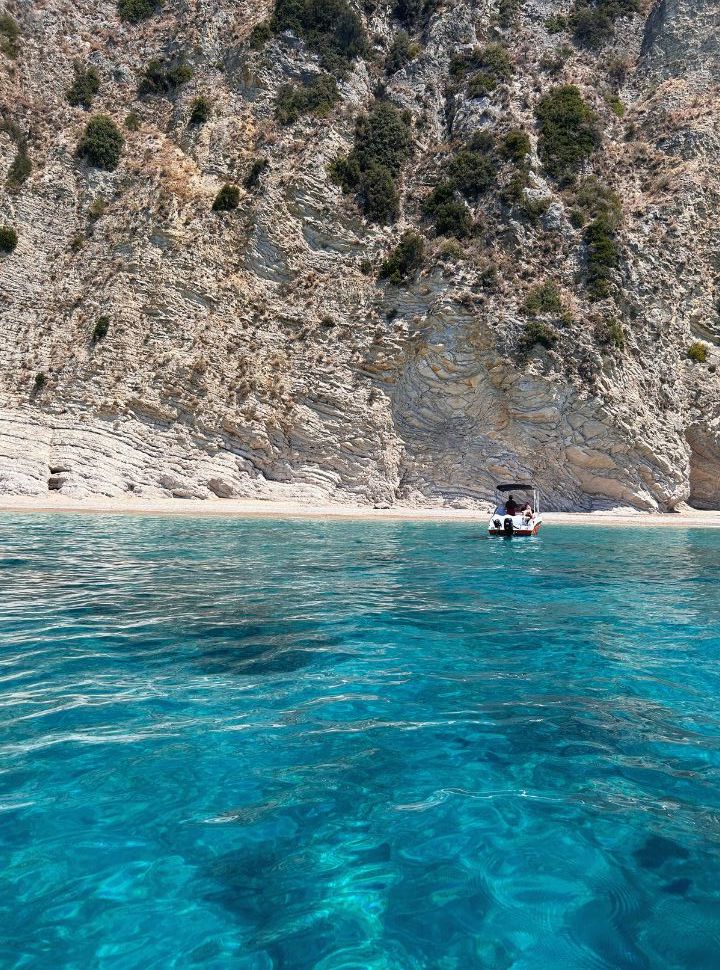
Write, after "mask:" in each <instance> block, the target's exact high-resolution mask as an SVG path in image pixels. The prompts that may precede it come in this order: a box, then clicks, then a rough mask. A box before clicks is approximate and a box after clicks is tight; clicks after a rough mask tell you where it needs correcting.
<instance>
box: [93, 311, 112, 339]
mask: <svg viewBox="0 0 720 970" xmlns="http://www.w3.org/2000/svg"><path fill="white" fill-rule="evenodd" d="M109 329H110V317H105V316H102V317H98V319H97V323H96V324H95V328H94V329H93V332H92V338H91V339H92V342H93V343H94V344H96V343H97V342H98V341H100V340H104V339H105V337H107V335H108V330H109Z"/></svg>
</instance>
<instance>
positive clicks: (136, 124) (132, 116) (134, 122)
mask: <svg viewBox="0 0 720 970" xmlns="http://www.w3.org/2000/svg"><path fill="white" fill-rule="evenodd" d="M123 124H124V125H125V127H126V128H127V130H128V131H139V130H140V115H139V114H138V113H137V111H131V112H130V113H129V114H128V115H126V116H125V121H124V122H123Z"/></svg>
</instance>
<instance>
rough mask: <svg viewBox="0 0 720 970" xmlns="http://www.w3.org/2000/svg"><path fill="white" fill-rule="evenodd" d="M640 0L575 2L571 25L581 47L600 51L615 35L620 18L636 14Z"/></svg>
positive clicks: (579, 0) (583, 0) (574, 37)
mask: <svg viewBox="0 0 720 970" xmlns="http://www.w3.org/2000/svg"><path fill="white" fill-rule="evenodd" d="M639 9H640V3H639V0H575V4H574V7H573V10H572V13H571V15H570V18H569V25H570V27H571V28H572V31H573V39H574V40H575V43H576V44H578V45H579V46H580V47H587V48H588V49H589V50H599V49H600V48H601V47H604V46H605V44H607V43H608V41H610V40H611V39H612V37H613V34H614V33H615V21H616V20H617V18H618V17H622V16H627V15H629V14H633V13H636V12H637V11H638V10H639Z"/></svg>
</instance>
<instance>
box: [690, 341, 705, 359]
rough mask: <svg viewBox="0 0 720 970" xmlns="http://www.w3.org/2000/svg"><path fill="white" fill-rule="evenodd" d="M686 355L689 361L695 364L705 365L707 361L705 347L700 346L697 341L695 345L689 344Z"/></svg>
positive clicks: (703, 345)
mask: <svg viewBox="0 0 720 970" xmlns="http://www.w3.org/2000/svg"><path fill="white" fill-rule="evenodd" d="M687 355H688V357H689V358H690V360H692V361H694V363H696V364H705V363H707V359H708V352H707V347H706V346H705V344H701V343H700V341H699V340H696V341H695V343H693V344H690V346H689V347H688V349H687Z"/></svg>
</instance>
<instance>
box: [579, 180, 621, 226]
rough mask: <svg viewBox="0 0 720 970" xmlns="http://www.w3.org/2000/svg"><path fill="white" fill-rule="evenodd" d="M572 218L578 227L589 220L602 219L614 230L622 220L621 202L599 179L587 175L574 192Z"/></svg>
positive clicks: (615, 193)
mask: <svg viewBox="0 0 720 970" xmlns="http://www.w3.org/2000/svg"><path fill="white" fill-rule="evenodd" d="M573 218H574V220H575V222H577V223H578V227H581V226H583V225H585V223H586V222H587V221H588V220H591V219H603V220H604V221H605V222H607V223H608V224H609V225H610V226H611V227H612V228H616V227H617V226H618V225H619V223H620V220H621V218H622V200H621V199H620V196H619V195H618V194H617V192H614V191H613V190H612V189H611V188H609V187H608V186H607V185H605V184H604V183H603V182H601V181H600V179H599V178H596V177H595V176H594V175H589V176H588V177H587V178H584V179H583V180H582V181H581V182H579V183H578V186H577V189H576V191H575V209H574V210H573Z"/></svg>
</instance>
